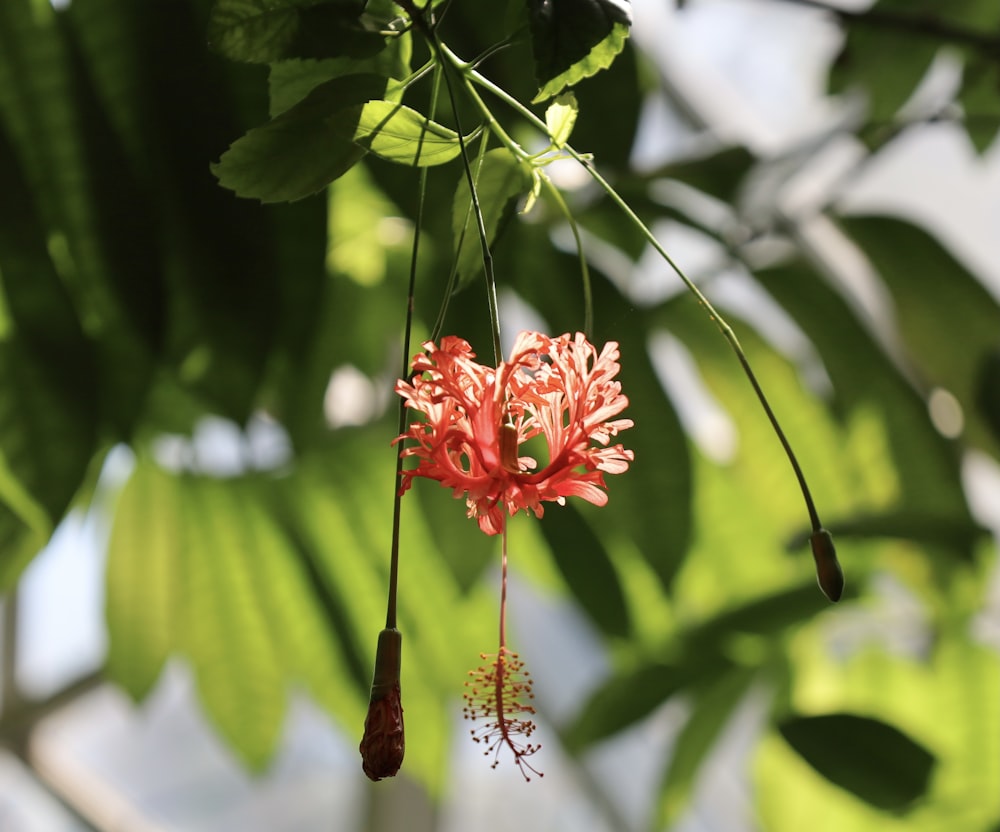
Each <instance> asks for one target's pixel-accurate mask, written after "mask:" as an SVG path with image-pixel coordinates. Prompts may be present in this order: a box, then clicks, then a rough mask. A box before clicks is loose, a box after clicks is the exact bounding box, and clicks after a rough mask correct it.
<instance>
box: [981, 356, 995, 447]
mask: <svg viewBox="0 0 1000 832" xmlns="http://www.w3.org/2000/svg"><path fill="white" fill-rule="evenodd" d="M976 407H977V408H978V410H979V415H980V417H981V418H982V419H983V421H984V422H985V424H986V426H987V427H988V428H989V429H990V430H991V431H992V433H993V438H994V439H995V440H996V441H997V443H998V444H1000V349H995V350H989V351H987V352H986V354H985V355H984V356H983V357H982V360H981V361H980V365H979V369H978V370H977V372H976Z"/></svg>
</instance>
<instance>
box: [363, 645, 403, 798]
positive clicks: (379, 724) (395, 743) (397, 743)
mask: <svg viewBox="0 0 1000 832" xmlns="http://www.w3.org/2000/svg"><path fill="white" fill-rule="evenodd" d="M402 645H403V636H402V633H400V632H399V630H396V629H385V630H382V632H381V633H379V635H378V649H377V650H376V653H375V674H374V676H373V678H372V690H371V697H370V699H369V703H368V716H367V717H366V718H365V735H364V737H362V739H361V745H360V746H359V750H360V751H361V765H362V768H363V769H364V772H365V774H366V775H368V777H369V778H370V779H371V780H381V779H382V778H383V777H394V776H395V775H396V772H397V771H399V767H400V766H401V765H402V764H403V752H404V751H405V747H406V744H405V741H404V735H403V703H402V699H401V697H400V692H399V670H400V662H401V659H402Z"/></svg>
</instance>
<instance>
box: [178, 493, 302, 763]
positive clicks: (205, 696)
mask: <svg viewBox="0 0 1000 832" xmlns="http://www.w3.org/2000/svg"><path fill="white" fill-rule="evenodd" d="M178 487H179V488H180V494H181V500H182V516H183V518H184V525H185V541H186V545H185V547H184V548H182V549H181V550H180V552H179V556H180V557H181V558H182V562H181V573H182V574H183V576H184V581H183V588H182V591H181V599H182V604H183V613H182V617H181V618H180V622H181V627H182V636H181V642H182V644H183V646H184V651H185V652H186V653H187V654H188V655H189V657H190V659H191V663H192V666H193V668H194V671H195V675H196V679H197V683H198V695H199V698H200V699H201V701H202V703H203V704H204V706H205V710H206V712H207V713H208V715H209V717H210V718H211V720H212V722H213V723H214V724H215V726H216V727H217V728H218V730H219V732H220V733H221V734H222V736H223V737H225V739H226V741H227V743H229V745H230V746H231V747H232V748H233V749H234V750H235V751H237V752H238V753H239V755H240V756H241V758H242V759H243V761H244V762H245V763H246V764H247V765H248V766H249V767H250V768H252V769H256V770H261V769H262V768H263V767H264V766H266V765H267V763H268V762H269V761H270V759H271V758H272V756H273V754H274V752H275V750H276V749H277V746H278V741H279V739H280V736H281V729H282V724H283V721H284V715H285V708H286V685H287V682H286V680H285V678H284V674H283V672H282V667H281V662H282V660H281V655H280V652H279V646H278V644H277V642H276V638H277V634H276V633H275V632H274V631H273V630H272V629H271V627H270V625H269V623H268V621H267V619H266V617H265V616H264V615H263V614H262V609H261V598H260V592H259V587H258V586H257V584H256V577H255V572H256V569H257V565H256V563H255V560H256V558H255V556H259V552H257V551H255V550H254V548H253V547H252V546H251V547H248V546H247V543H248V540H247V538H246V535H245V532H244V530H243V529H242V528H241V525H240V522H241V517H240V515H239V514H238V513H236V512H234V504H233V502H232V500H233V494H232V488H231V485H227V484H226V483H225V482H221V481H213V480H209V479H202V478H194V477H184V478H183V479H181V480H180V481H179V483H178Z"/></svg>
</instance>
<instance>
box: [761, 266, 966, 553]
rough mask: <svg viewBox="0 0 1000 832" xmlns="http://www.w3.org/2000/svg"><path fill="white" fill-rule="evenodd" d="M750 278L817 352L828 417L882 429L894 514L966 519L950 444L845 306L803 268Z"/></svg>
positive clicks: (869, 335) (961, 489) (922, 403)
mask: <svg viewBox="0 0 1000 832" xmlns="http://www.w3.org/2000/svg"><path fill="white" fill-rule="evenodd" d="M755 277H756V279H757V280H758V282H760V284H761V285H762V286H763V287H764V288H765V289H766V290H767V291H768V292H769V293H770V294H771V295H772V296H773V297H774V298H775V300H777V301H778V302H779V303H780V304H781V305H782V306H783V307H784V308H785V309H786V310H787V311H788V313H789V314H790V315H791V316H792V317H793V318H794V319H795V320H796V321H797V322H798V324H799V326H800V327H801V328H802V329H803V331H804V332H805V333H806V334H807V335H808V337H809V338H810V340H811V341H812V343H813V346H814V347H815V348H816V349H817V351H818V352H819V354H820V356H821V358H822V360H823V364H824V366H825V368H826V371H827V373H828V374H829V376H830V380H831V381H832V383H833V395H834V399H833V402H832V405H833V409H834V412H835V413H836V414H837V415H838V416H840V417H841V418H844V419H846V418H849V417H851V416H852V415H858V414H863V413H877V414H878V418H879V420H880V421H881V422H882V423H884V425H885V432H886V439H887V442H888V444H889V447H890V449H891V455H892V461H893V469H894V470H895V471H896V472H897V475H896V476H897V478H898V482H899V492H900V496H899V504H900V510H905V511H906V512H907V513H913V514H926V515H928V516H937V517H949V518H952V519H954V518H962V517H965V518H969V515H968V508H967V506H966V502H965V496H964V491H963V487H962V480H961V474H960V471H959V467H958V461H957V459H956V457H955V454H954V449H953V447H952V443H951V442H949V440H947V439H945V437H943V436H942V435H941V434H940V433H939V432H938V431H937V430H935V428H934V426H933V424H932V423H931V420H930V419H929V418H928V415H927V405H926V403H925V402H924V400H923V399H922V397H921V396H920V395H919V394H918V393H917V392H916V391H915V390H914V389H913V387H912V385H911V383H910V381H909V380H908V379H907V378H905V377H904V376H903V374H902V373H901V372H900V370H899V369H898V367H897V366H896V365H895V364H894V363H893V362H892V361H890V359H889V357H888V356H887V355H886V354H885V352H884V351H883V350H882V348H881V347H880V346H879V345H878V344H877V343H876V342H875V340H874V338H873V337H872V335H871V334H870V332H869V331H868V329H867V328H866V327H865V326H864V325H862V323H861V321H860V320H859V319H858V317H857V313H856V312H855V311H854V310H853V309H852V308H851V307H850V306H849V305H848V304H847V303H846V302H845V300H844V298H843V297H842V296H841V295H840V294H839V293H838V292H836V291H835V290H834V289H833V288H832V287H831V286H830V285H829V284H828V283H827V281H825V280H822V279H820V278H819V276H818V275H817V274H816V273H815V271H814V270H812V269H811V268H809V267H808V266H806V265H804V264H791V265H789V266H786V267H782V268H775V269H766V270H763V271H760V272H757V273H756V275H755ZM904 507H905V508H904ZM867 510H868V511H871V510H872V509H871V507H870V506H869V507H868V509H867ZM969 522H971V519H969ZM832 530H833V531H835V532H836V529H832ZM802 543H803V545H804V543H805V541H804V540H803V542H802ZM966 554H967V555H969V556H971V550H966Z"/></svg>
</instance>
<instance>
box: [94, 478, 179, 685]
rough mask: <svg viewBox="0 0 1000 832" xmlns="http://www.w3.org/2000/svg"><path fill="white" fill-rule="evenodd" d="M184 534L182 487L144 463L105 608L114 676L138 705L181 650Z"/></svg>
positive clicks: (118, 516)
mask: <svg viewBox="0 0 1000 832" xmlns="http://www.w3.org/2000/svg"><path fill="white" fill-rule="evenodd" d="M184 528H185V518H184V516H183V514H182V506H181V503H180V495H179V491H178V484H177V481H176V479H175V478H174V477H173V476H171V475H170V474H167V473H165V472H164V471H161V470H160V469H159V468H157V467H156V466H155V465H154V464H152V463H151V462H150V461H146V460H143V461H140V462H139V463H138V464H137V465H136V468H135V470H134V471H133V472H132V476H131V477H130V478H129V481H128V483H127V484H126V486H125V489H124V491H123V492H122V494H121V497H120V498H119V500H118V504H117V506H116V509H115V520H114V527H113V529H112V532H111V540H110V543H109V544H108V566H107V572H106V586H107V601H106V605H105V616H106V618H107V624H108V635H109V639H110V644H109V647H108V663H107V669H108V675H109V676H110V678H111V679H113V680H114V681H115V682H117V683H118V684H119V685H121V686H122V687H123V688H124V689H125V690H126V691H128V692H129V694H131V696H132V697H133V698H134V699H136V700H141V699H144V698H145V696H146V694H148V693H149V691H150V690H151V689H152V687H153V685H154V684H155V683H156V680H157V678H158V677H159V675H160V671H161V670H162V668H163V664H164V662H166V660H167V656H168V655H169V654H170V653H171V652H172V651H175V650H177V649H178V642H179V639H178V633H179V630H180V621H179V618H180V616H179V615H178V611H179V608H180V598H179V593H180V589H181V580H182V577H181V571H180V570H181V566H182V561H181V558H180V553H181V551H182V549H183V547H184V546H185V545H186V543H185V540H184V537H185V535H184Z"/></svg>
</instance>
